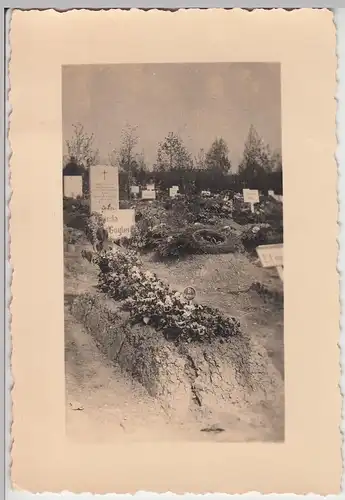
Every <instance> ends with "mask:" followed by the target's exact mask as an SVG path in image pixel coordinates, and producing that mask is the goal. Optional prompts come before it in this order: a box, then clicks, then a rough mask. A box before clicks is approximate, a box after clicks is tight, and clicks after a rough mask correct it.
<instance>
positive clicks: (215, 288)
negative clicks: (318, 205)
mask: <svg viewBox="0 0 345 500" xmlns="http://www.w3.org/2000/svg"><path fill="white" fill-rule="evenodd" d="M76 177H77V176H75V178H74V179H73V176H72V180H71V178H70V177H68V176H66V177H65V178H64V262H65V271H64V272H65V322H66V327H65V328H66V331H67V332H68V331H71V328H72V327H71V325H72V324H73V325H74V324H75V322H77V323H78V324H80V325H82V327H83V328H84V329H85V331H86V332H87V335H89V336H90V338H91V339H92V340H93V341H94V342H95V345H97V349H99V351H100V352H101V353H102V354H103V355H105V356H106V358H107V359H108V360H109V361H110V363H112V365H114V366H119V367H120V368H121V370H122V371H123V372H124V373H125V374H126V376H128V377H130V379H131V380H133V381H134V382H135V383H138V384H139V386H140V387H141V388H142V389H143V390H144V392H145V393H147V394H148V397H150V398H153V400H154V401H157V402H159V405H160V406H161V408H163V410H164V415H166V418H167V420H168V422H173V423H174V425H175V424H176V425H179V423H181V422H185V425H187V424H188V425H189V426H190V427H191V428H192V427H193V428H194V427H197V428H198V429H199V430H200V429H201V428H204V427H205V428H206V427H207V426H209V425H212V424H214V422H216V423H217V425H221V426H222V425H224V428H227V424H228V423H229V422H228V421H229V419H232V421H234V422H235V424H234V425H233V428H234V429H235V430H237V431H238V432H237V434H236V433H235V434H234V436H233V437H231V436H230V435H228V434H227V433H224V435H225V434H226V435H227V438H228V439H230V440H231V439H236V436H237V437H238V439H239V440H245V439H252V440H261V441H262V440H268V441H269V440H273V441H279V440H283V439H284V430H283V429H284V368H283V364H284V363H283V358H284V353H283V209H282V201H283V199H282V196H278V195H275V193H274V192H270V193H267V194H263V193H259V191H258V190H255V189H243V191H242V192H238V193H234V192H224V193H212V191H211V190H209V191H207V192H206V193H205V192H202V191H200V192H199V193H195V192H194V193H192V194H190V193H185V192H184V191H185V190H184V189H183V186H178V185H174V184H173V185H171V186H170V187H169V188H167V189H165V190H162V189H160V188H159V187H158V186H156V185H155V184H153V183H150V184H143V185H140V186H139V185H133V186H131V187H130V197H129V199H126V200H124V199H121V196H120V194H119V172H118V169H117V167H113V166H104V165H98V166H92V167H90V175H89V179H90V181H89V192H88V193H87V194H85V195H83V193H82V186H83V183H82V180H81V179H80V178H79V179H78V180H77V178H76ZM191 292H193V293H192V294H191ZM193 294H194V295H195V297H194V298H193ZM71 335H72V336H73V333H71ZM74 341H76V339H74ZM138 390H139V389H138ZM140 390H141V389H140ZM188 425H187V426H188Z"/></svg>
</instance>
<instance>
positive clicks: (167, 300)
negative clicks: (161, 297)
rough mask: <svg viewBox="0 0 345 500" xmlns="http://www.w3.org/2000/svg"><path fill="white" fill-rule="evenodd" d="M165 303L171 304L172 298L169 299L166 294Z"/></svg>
mask: <svg viewBox="0 0 345 500" xmlns="http://www.w3.org/2000/svg"><path fill="white" fill-rule="evenodd" d="M165 305H166V306H172V300H171V297H170V295H167V296H166V297H165Z"/></svg>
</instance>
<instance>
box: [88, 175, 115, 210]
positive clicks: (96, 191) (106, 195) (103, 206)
mask: <svg viewBox="0 0 345 500" xmlns="http://www.w3.org/2000/svg"><path fill="white" fill-rule="evenodd" d="M109 209H111V210H118V209H119V171H118V168H117V167H109V166H105V165H96V166H93V167H91V168H90V211H91V213H92V212H98V213H101V212H102V211H103V210H109Z"/></svg>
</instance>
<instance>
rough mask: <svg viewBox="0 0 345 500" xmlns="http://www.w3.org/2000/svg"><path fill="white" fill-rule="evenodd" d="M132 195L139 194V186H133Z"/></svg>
mask: <svg viewBox="0 0 345 500" xmlns="http://www.w3.org/2000/svg"><path fill="white" fill-rule="evenodd" d="M131 193H132V194H138V193H139V186H131Z"/></svg>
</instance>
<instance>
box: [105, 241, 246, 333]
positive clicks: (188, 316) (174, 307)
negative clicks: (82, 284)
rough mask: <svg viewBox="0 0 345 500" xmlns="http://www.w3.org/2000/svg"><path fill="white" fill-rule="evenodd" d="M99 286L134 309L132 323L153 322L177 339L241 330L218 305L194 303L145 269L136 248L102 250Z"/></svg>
mask: <svg viewBox="0 0 345 500" xmlns="http://www.w3.org/2000/svg"><path fill="white" fill-rule="evenodd" d="M96 263H97V264H98V266H99V269H100V273H99V288H100V290H101V291H103V292H105V293H107V294H108V295H109V296H110V297H112V298H114V299H116V300H123V301H124V302H123V308H124V309H126V310H128V311H129V312H130V319H131V321H132V323H141V322H142V323H145V324H150V325H151V326H153V327H154V328H156V329H157V330H160V331H162V332H163V333H164V335H165V336H166V337H167V338H169V339H172V340H175V341H185V342H192V341H200V342H202V341H206V340H211V339H212V338H214V337H222V338H228V337H230V336H233V335H237V334H240V333H241V330H240V323H239V322H238V321H237V320H236V319H235V318H233V317H226V316H224V315H222V314H221V313H220V312H219V311H218V310H217V309H214V308H211V307H208V306H203V305H200V304H190V303H188V301H186V300H185V299H184V297H183V295H182V294H181V293H180V292H177V291H174V290H170V289H169V286H168V285H167V284H165V283H164V282H163V281H161V280H160V279H158V278H157V276H156V275H155V274H153V273H151V272H150V271H146V272H145V271H144V270H143V269H142V266H141V262H140V259H139V258H138V255H137V254H136V252H133V251H127V252H126V253H125V252H122V251H120V250H115V251H114V250H110V251H103V252H100V253H99V254H98V257H97V260H96Z"/></svg>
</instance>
